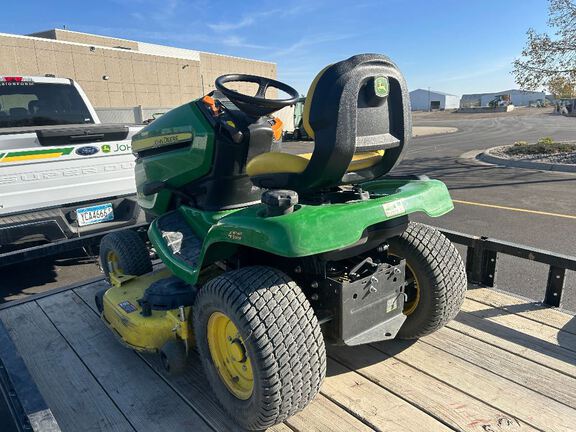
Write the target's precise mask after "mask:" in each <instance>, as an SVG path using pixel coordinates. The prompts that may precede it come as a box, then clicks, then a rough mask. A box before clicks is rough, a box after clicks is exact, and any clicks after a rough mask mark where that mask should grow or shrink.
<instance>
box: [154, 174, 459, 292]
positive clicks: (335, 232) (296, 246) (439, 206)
mask: <svg viewBox="0 0 576 432" xmlns="http://www.w3.org/2000/svg"><path fill="white" fill-rule="evenodd" d="M362 188H363V189H364V190H366V191H370V192H371V199H369V200H365V201H357V202H348V203H345V204H326V205H301V206H298V208H297V209H296V211H294V212H293V213H290V214H287V215H283V216H276V217H265V207H264V205H263V204H260V205H254V206H251V207H247V208H243V209H240V210H234V211H228V212H202V211H199V210H196V209H192V208H189V207H181V208H180V211H181V212H182V213H183V215H184V216H185V217H186V219H187V221H188V222H189V224H190V225H191V226H192V228H193V229H194V231H195V232H196V233H197V234H198V235H199V236H200V237H203V238H204V243H203V246H202V252H201V255H200V258H199V265H198V267H199V268H197V269H191V268H187V267H186V266H185V265H182V264H181V263H180V262H177V263H175V262H174V261H175V260H173V259H170V258H171V256H172V254H171V253H170V252H169V251H168V249H167V247H166V246H165V244H164V242H163V241H162V240H161V235H160V233H159V232H158V230H157V228H154V226H155V224H154V223H153V224H152V225H151V228H150V230H149V235H150V239H151V241H152V243H153V244H154V245H155V246H157V251H158V253H159V255H160V257H161V258H162V260H163V261H164V262H165V263H166V264H167V265H168V267H170V268H171V269H172V271H173V272H174V273H175V274H176V275H177V276H179V277H182V278H183V279H185V280H186V281H187V282H189V283H196V281H197V279H198V275H199V270H200V269H201V267H202V266H204V265H206V264H209V263H211V262H214V261H217V260H219V259H224V258H226V257H228V256H230V255H231V254H232V253H233V252H234V251H235V250H236V248H237V247H238V246H240V245H242V246H248V247H251V248H255V249H260V250H263V251H266V252H268V253H271V254H273V255H278V256H282V257H289V258H296V257H305V256H311V255H316V254H320V253H323V252H328V251H332V250H336V249H340V248H344V247H346V246H350V245H352V244H354V243H356V242H357V241H358V240H359V239H360V238H361V236H362V233H363V232H364V230H365V229H366V228H368V227H369V226H372V225H374V224H377V223H379V222H383V221H386V220H390V219H394V218H397V217H399V216H403V215H408V214H411V213H415V212H423V213H425V214H427V215H428V216H430V217H439V216H442V215H444V214H446V213H448V212H449V211H451V210H452V209H453V208H454V207H453V204H452V200H451V198H450V194H449V192H448V189H447V188H446V186H445V185H444V183H442V182H440V181H438V180H378V181H373V182H368V183H364V184H362Z"/></svg>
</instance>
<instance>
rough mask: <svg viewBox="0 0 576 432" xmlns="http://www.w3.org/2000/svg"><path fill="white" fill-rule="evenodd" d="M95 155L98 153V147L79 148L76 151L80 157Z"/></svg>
mask: <svg viewBox="0 0 576 432" xmlns="http://www.w3.org/2000/svg"><path fill="white" fill-rule="evenodd" d="M96 153H98V147H94V146H86V147H79V148H77V149H76V154H77V155H80V156H92V155H93V154H96Z"/></svg>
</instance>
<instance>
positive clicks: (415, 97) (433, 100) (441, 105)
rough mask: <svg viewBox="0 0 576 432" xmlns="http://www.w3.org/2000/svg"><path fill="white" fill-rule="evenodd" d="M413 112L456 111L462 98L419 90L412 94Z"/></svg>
mask: <svg viewBox="0 0 576 432" xmlns="http://www.w3.org/2000/svg"><path fill="white" fill-rule="evenodd" d="M410 105H411V107H412V111H433V110H446V109H456V108H458V107H459V106H460V97H458V96H455V95H452V94H448V93H444V92H439V91H435V90H425V89H417V90H412V91H411V92H410Z"/></svg>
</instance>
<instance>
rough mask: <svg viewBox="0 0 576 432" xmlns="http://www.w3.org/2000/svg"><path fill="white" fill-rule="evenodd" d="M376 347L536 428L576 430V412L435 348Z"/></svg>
mask: <svg viewBox="0 0 576 432" xmlns="http://www.w3.org/2000/svg"><path fill="white" fill-rule="evenodd" d="M374 346H375V347H377V348H378V349H379V350H381V351H382V352H384V353H386V354H388V355H391V356H394V358H395V359H397V360H400V361H402V362H404V363H406V364H408V365H411V366H413V367H415V368H418V369H419V370H421V371H422V372H424V373H426V374H428V375H430V376H433V377H435V378H436V379H438V380H441V381H443V382H445V383H447V384H449V385H451V386H453V387H455V388H457V389H459V390H461V391H463V392H465V393H467V394H469V395H471V396H473V397H475V398H477V399H480V400H482V401H484V402H486V403H487V404H489V405H491V406H494V407H496V408H497V409H500V410H502V411H504V412H507V413H509V414H510V415H512V416H514V417H515V418H517V419H520V420H523V421H524V422H525V423H528V424H530V425H532V426H533V427H535V428H538V429H541V430H553V431H558V432H560V431H573V430H574V429H573V426H574V424H576V410H574V409H572V408H569V407H567V406H566V405H564V404H561V403H559V402H557V401H555V400H553V399H550V398H548V397H546V396H543V395H541V394H539V393H536V392H534V391H532V390H530V389H527V388H525V387H523V386H521V385H518V384H516V383H514V382H512V381H510V380H508V379H506V378H503V377H500V376H498V375H496V374H493V373H491V372H489V371H487V370H485V369H482V368H480V367H478V366H476V365H474V364H472V363H469V362H467V361H465V360H462V359H460V358H458V357H455V356H452V355H450V354H447V353H446V352H443V351H442V350H439V349H438V348H435V347H433V346H431V345H428V344H426V343H418V342H417V343H412V344H410V342H406V341H394V342H389V343H382V342H381V343H378V344H375V345H374ZM491 353H492V351H489V352H487V353H486V355H491Z"/></svg>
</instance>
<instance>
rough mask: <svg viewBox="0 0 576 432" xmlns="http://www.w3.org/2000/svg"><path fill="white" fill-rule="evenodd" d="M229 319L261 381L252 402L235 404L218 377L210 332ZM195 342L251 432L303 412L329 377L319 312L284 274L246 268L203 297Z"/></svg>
mask: <svg viewBox="0 0 576 432" xmlns="http://www.w3.org/2000/svg"><path fill="white" fill-rule="evenodd" d="M214 312H223V313H224V314H226V315H227V316H228V317H229V318H230V319H231V320H232V322H233V323H234V324H235V325H236V327H237V328H238V330H239V332H240V335H241V337H242V339H243V340H244V344H245V347H246V351H247V354H248V357H249V358H250V362H251V364H252V371H253V377H254V389H253V392H252V395H251V396H250V397H249V398H248V399H247V400H240V399H238V398H236V397H235V396H234V395H233V394H232V393H231V392H230V391H229V390H228V388H227V387H226V385H225V384H224V383H223V381H222V380H221V378H220V375H219V372H218V370H217V369H216V367H215V365H214V362H213V360H212V356H211V354H210V348H209V346H208V341H207V324H208V320H209V318H210V316H211V315H212V313H214ZM193 314H194V334H195V336H196V341H197V346H198V350H199V352H200V356H201V358H202V363H203V366H204V370H205V373H206V375H207V378H208V381H209V383H210V385H211V387H212V389H213V390H214V393H215V394H216V396H217V398H218V399H219V401H220V403H221V404H222V406H223V407H224V409H225V410H226V411H227V412H228V413H229V414H230V415H231V416H232V417H233V418H234V419H235V420H236V421H237V422H238V423H239V424H240V426H242V427H243V428H245V429H250V430H262V429H266V428H268V427H271V426H273V425H275V424H278V423H281V422H282V421H284V420H285V419H286V418H288V417H290V416H292V415H294V414H295V413H297V412H298V411H300V410H302V409H304V408H305V407H306V406H307V405H308V403H309V402H310V401H311V400H312V399H313V398H314V397H315V396H316V394H317V393H318V391H319V389H320V386H321V384H322V382H323V380H324V377H325V376H326V350H325V347H324V339H323V336H322V333H321V331H320V326H319V324H318V320H317V319H316V316H315V314H314V310H313V309H312V307H311V306H310V303H309V302H308V300H307V299H306V297H305V295H304V293H303V292H302V291H301V290H300V287H298V285H296V283H295V282H294V281H292V280H291V279H290V278H289V277H288V276H286V275H285V274H284V273H282V272H280V271H279V270H276V269H273V268H270V267H262V266H256V267H246V268H243V269H240V270H235V271H230V272H226V273H224V274H222V275H220V276H218V277H216V278H214V279H212V280H211V281H209V282H208V283H207V284H206V285H205V286H204V287H203V288H202V289H200V291H199V293H198V296H197V298H196V303H195V305H194V308H193Z"/></svg>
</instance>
